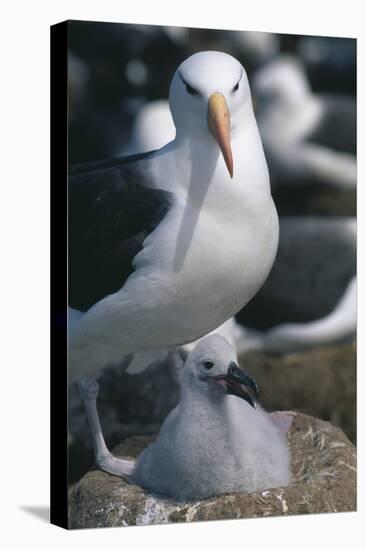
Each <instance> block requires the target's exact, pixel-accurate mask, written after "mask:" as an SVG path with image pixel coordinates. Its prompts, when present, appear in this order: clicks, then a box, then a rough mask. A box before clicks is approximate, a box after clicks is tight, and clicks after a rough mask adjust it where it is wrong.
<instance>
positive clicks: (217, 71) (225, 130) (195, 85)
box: [169, 51, 252, 177]
mask: <svg viewBox="0 0 366 550" xmlns="http://www.w3.org/2000/svg"><path fill="white" fill-rule="evenodd" d="M169 103H170V110H171V112H172V116H173V120H174V123H175V126H176V130H177V136H180V135H188V136H193V135H195V136H196V137H197V136H199V137H202V138H203V139H212V138H214V139H215V140H216V142H217V144H218V146H219V148H220V150H221V152H222V155H223V157H224V160H225V163H226V166H227V169H228V171H229V174H230V176H231V177H233V171H234V159H233V156H232V152H231V145H230V136H231V133H232V131H234V130H235V129H236V128H238V127H240V125H241V124H245V118H246V117H245V110H246V109H248V107H249V109H250V112H251V113H252V102H251V94H250V89H249V83H248V78H247V75H246V72H245V70H244V67H243V66H242V65H241V63H239V61H237V60H236V59H235V58H234V57H232V56H231V55H228V54H226V53H222V52H214V51H209V52H199V53H196V54H194V55H192V56H191V57H189V58H188V59H186V60H185V61H183V63H181V65H180V66H179V67H178V69H177V71H176V72H175V74H174V76H173V79H172V83H171V86H170V91H169Z"/></svg>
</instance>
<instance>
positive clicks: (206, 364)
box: [203, 360, 214, 370]
mask: <svg viewBox="0 0 366 550" xmlns="http://www.w3.org/2000/svg"><path fill="white" fill-rule="evenodd" d="M203 366H204V367H205V369H206V370H211V369H212V367H213V366H214V364H213V362H212V361H208V360H207V361H203Z"/></svg>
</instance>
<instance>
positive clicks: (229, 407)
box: [81, 335, 292, 500]
mask: <svg viewBox="0 0 366 550" xmlns="http://www.w3.org/2000/svg"><path fill="white" fill-rule="evenodd" d="M97 393H98V386H97V384H96V383H95V382H89V383H88V382H87V381H85V380H84V382H83V383H82V384H81V395H82V396H83V399H84V402H85V405H86V410H87V413H88V418H89V422H90V427H91V431H92V435H93V442H94V448H95V455H96V462H97V464H98V466H99V467H100V468H101V469H103V470H105V471H107V472H109V473H111V474H114V475H118V476H122V477H124V478H126V479H127V480H128V481H129V482H131V483H135V484H137V485H139V486H141V487H142V488H144V489H145V490H147V491H149V492H151V493H155V494H158V495H163V496H168V497H170V498H174V499H177V500H197V499H204V498H210V497H213V496H215V495H218V494H222V493H237V492H253V491H258V490H264V489H269V488H271V487H279V486H286V485H288V483H289V482H290V456H289V450H288V445H287V441H286V437H285V435H284V432H287V430H288V428H289V426H290V424H291V420H292V417H291V416H290V415H288V414H286V413H275V414H274V415H273V416H272V415H269V414H267V413H266V412H265V411H264V410H263V409H262V408H261V407H260V406H259V404H258V403H257V401H256V398H257V396H258V390H257V386H256V384H255V382H254V380H253V379H252V378H250V376H249V375H248V374H246V373H244V372H243V371H242V370H241V369H240V368H239V367H238V364H237V355H236V352H235V350H234V348H233V347H232V346H231V345H230V344H229V343H228V341H227V340H226V339H225V338H223V337H222V336H219V335H211V336H207V337H206V338H204V339H203V340H202V341H201V342H200V343H199V344H197V346H196V347H195V349H194V350H193V351H192V352H191V353H190V354H189V356H188V358H187V361H186V364H185V366H184V370H183V376H182V384H181V397H180V401H179V404H178V406H177V407H176V408H175V409H174V410H173V411H172V412H171V413H170V414H169V415H168V417H167V418H166V419H165V421H164V423H163V425H162V427H161V430H160V433H159V435H158V437H157V440H156V441H155V442H154V443H152V444H151V445H150V446H149V447H147V448H146V449H145V450H144V451H142V453H141V454H140V455H139V457H138V458H137V460H136V461H134V460H126V459H121V458H117V457H115V456H113V455H112V454H111V453H110V452H109V451H108V449H107V447H106V445H105V442H104V439H103V435H102V432H101V428H100V424H99V419H98V413H97V409H96V396H97ZM279 426H281V427H279Z"/></svg>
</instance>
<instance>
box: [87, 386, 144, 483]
mask: <svg viewBox="0 0 366 550" xmlns="http://www.w3.org/2000/svg"><path fill="white" fill-rule="evenodd" d="M98 393H99V384H98V382H97V381H96V380H95V379H94V378H91V377H84V378H82V379H81V380H80V381H79V394H80V397H81V399H82V401H83V403H84V407H85V411H86V414H87V417H88V422H89V426H90V431H91V435H92V440H93V447H94V454H95V462H96V464H97V466H98V468H100V469H101V470H104V471H105V472H108V473H109V474H113V475H117V476H123V477H125V478H128V477H129V476H130V475H131V474H132V471H133V469H134V461H133V460H124V459H122V458H117V457H115V456H113V455H112V453H111V452H110V451H109V450H108V447H107V445H106V443H105V441H104V437H103V432H102V428H101V425H100V421H99V415H98V410H97V396H98Z"/></svg>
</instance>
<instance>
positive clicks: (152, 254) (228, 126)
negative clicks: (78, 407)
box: [69, 51, 278, 379]
mask: <svg viewBox="0 0 366 550" xmlns="http://www.w3.org/2000/svg"><path fill="white" fill-rule="evenodd" d="M169 103H170V109H171V112H172V116H173V120H174V124H175V127H176V137H175V139H174V140H173V141H171V142H170V143H168V144H167V145H165V146H164V147H162V148H161V149H159V150H157V151H153V152H149V153H146V154H142V155H137V156H131V157H124V158H123V157H122V158H117V159H113V160H110V161H104V162H99V163H94V164H88V165H83V166H77V167H75V168H74V169H73V170H72V171H71V174H70V178H69V305H70V308H71V309H70V314H69V367H70V376H71V379H75V378H80V377H82V376H94V375H96V374H97V373H98V371H99V369H101V368H103V367H105V366H107V365H117V364H120V363H121V362H122V360H123V359H124V358H126V356H129V355H130V354H135V357H138V356H139V355H140V356H141V357H143V354H144V352H147V351H149V352H150V350H155V351H156V352H157V353H158V352H159V350H162V349H166V348H168V349H170V348H174V347H175V346H178V345H182V344H185V343H187V342H191V341H193V340H196V339H198V338H200V337H202V336H204V335H205V334H207V333H209V332H210V331H212V330H214V329H215V328H217V327H218V326H219V325H221V324H222V323H223V322H225V321H226V320H227V319H229V318H230V317H231V316H233V315H234V314H235V313H236V312H237V311H239V310H240V309H241V308H242V307H243V306H244V305H245V304H246V303H247V302H248V301H249V300H250V299H251V298H252V297H253V296H254V294H255V293H256V292H257V291H258V289H259V288H260V286H261V285H262V284H263V282H264V280H265V279H266V277H267V275H268V273H269V271H270V269H271V266H272V264H273V261H274V257H275V254H276V250H277V244H278V219H277V213H276V209H275V206H274V204H273V201H272V197H271V193H270V185H269V176H268V170H267V164H266V161H265V157H264V153H263V148H262V143H261V139H260V135H259V132H258V128H257V124H256V121H255V118H254V113H253V108H252V101H251V94H250V89H249V84H248V79H247V76H246V73H245V70H244V68H243V67H242V65H241V64H240V63H239V62H238V61H237V60H236V59H235V58H233V57H231V56H230V55H227V54H224V53H221V52H212V51H210V52H199V53H197V54H194V55H192V56H191V57H189V58H188V59H186V60H185V61H184V62H183V63H182V64H181V65H180V66H179V67H178V69H177V71H176V73H175V74H174V76H173V79H172V83H171V86H170V92H169ZM142 363H143V361H142ZM140 366H141V365H140ZM143 366H144V365H143ZM134 368H135V367H132V369H131V370H132V371H133V370H134ZM136 368H137V367H136Z"/></svg>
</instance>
